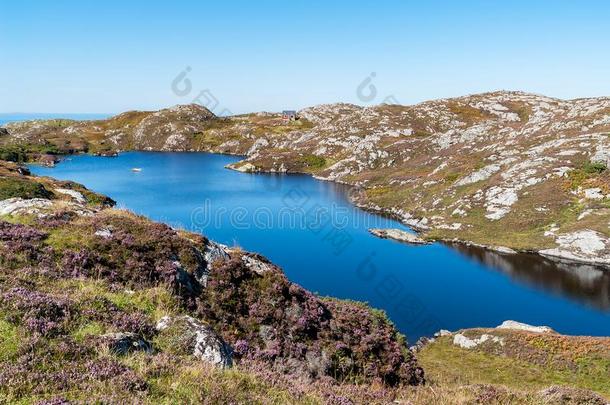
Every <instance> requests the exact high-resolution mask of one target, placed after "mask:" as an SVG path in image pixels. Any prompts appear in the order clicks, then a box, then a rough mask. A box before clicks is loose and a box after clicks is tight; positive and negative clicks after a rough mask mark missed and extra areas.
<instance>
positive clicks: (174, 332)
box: [156, 315, 233, 368]
mask: <svg viewBox="0 0 610 405" xmlns="http://www.w3.org/2000/svg"><path fill="white" fill-rule="evenodd" d="M156 328H157V330H158V331H159V332H160V333H161V337H162V338H166V339H167V340H169V341H170V342H169V343H168V344H171V345H174V347H170V348H169V350H170V351H179V350H184V351H186V352H187V353H190V354H192V355H193V356H195V357H197V358H198V359H200V360H202V361H204V362H206V363H209V364H212V365H214V366H216V367H221V368H226V367H231V365H232V364H233V360H232V351H233V350H232V349H231V347H230V346H229V345H227V344H226V343H225V342H224V340H222V338H221V337H220V336H219V335H218V334H217V333H216V332H214V331H213V330H212V328H210V327H209V326H207V325H204V324H203V323H201V322H199V321H198V320H196V319H194V318H192V317H190V316H186V315H185V316H181V317H169V316H165V317H163V318H161V319H160V320H159V322H157V326H156Z"/></svg>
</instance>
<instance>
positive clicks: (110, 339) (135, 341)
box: [101, 333, 153, 355]
mask: <svg viewBox="0 0 610 405" xmlns="http://www.w3.org/2000/svg"><path fill="white" fill-rule="evenodd" d="M101 339H102V340H103V341H104V342H106V344H107V345H108V348H109V349H110V350H111V351H112V352H113V353H115V354H118V355H125V354H128V353H131V352H138V351H141V352H146V353H152V351H153V347H152V345H151V344H150V343H149V342H147V341H146V340H145V339H143V338H142V337H141V336H138V335H137V334H136V333H109V334H106V335H102V336H101Z"/></svg>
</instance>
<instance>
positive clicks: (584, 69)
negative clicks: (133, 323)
mask: <svg viewBox="0 0 610 405" xmlns="http://www.w3.org/2000/svg"><path fill="white" fill-rule="evenodd" d="M609 43H610V2H608V1H602V0H600V1H593V0H592V1H569V0H552V1H551V0H549V1H546V0H540V1H534V0H531V1H521V0H515V1H492V0H480V1H440V0H439V1H425V2H424V1H407V0H403V1H383V0H379V1H369V2H357V1H334V2H330V1H315V0H309V1H298V0H294V1H260V2H256V1H215V2H204V1H165V2H161V1H151V0H149V1H114V0H110V1H109V0H106V1H97V2H93V1H83V0H81V1H61V0H58V1H33V0H21V1H9V0H0V112H72V113H77V112H87V113H93V112H100V113H115V112H121V111H124V110H128V109H157V108H161V107H166V106H170V105H174V104H179V103H188V102H191V101H192V100H193V99H195V98H196V97H197V96H198V95H199V94H200V93H201V92H203V91H204V90H209V93H206V94H207V95H209V94H211V95H212V96H213V97H214V98H215V99H217V100H218V103H217V105H214V104H215V103H214V102H211V101H207V100H210V99H211V97H209V98H207V99H206V97H205V94H204V96H202V97H200V99H199V101H200V102H201V103H202V104H208V105H209V106H210V107H212V106H214V107H215V108H214V111H215V112H216V113H220V112H221V111H222V110H224V109H227V110H229V111H231V112H233V113H241V112H248V111H259V110H270V111H276V110H282V109H289V108H290V109H298V108H301V107H304V106H308V105H313V104H319V103H328V102H337V101H345V102H354V103H358V104H364V105H366V104H377V103H380V102H382V101H383V100H384V99H385V98H386V97H388V96H394V98H395V100H397V101H399V102H400V103H401V104H412V103H416V102H419V101H424V100H429V99H434V98H441V97H451V96H459V95H465V94H470V93H478V92H484V91H491V90H498V89H508V90H524V91H529V92H536V93H543V94H546V95H550V96H555V97H561V98H576V97H588V96H601V95H606V96H609V95H610V74H609V73H610V52H609V49H610V46H609ZM187 67H189V68H190V72H188V74H187V75H186V76H185V78H186V79H188V81H189V82H190V85H191V86H190V92H189V91H187V90H189V88H188V86H187V84H186V82H185V81H183V80H182V81H179V82H178V83H177V86H174V90H173V89H172V82H173V81H174V79H175V78H176V77H177V76H178V75H179V74H180V72H182V71H184V70H185V69H186V68H187ZM373 72H374V73H375V75H374V78H372V81H371V82H370V84H372V85H373V86H374V88H375V89H376V91H377V92H376V95H374V94H372V93H371V92H370V88H369V86H368V85H367V84H369V83H368V82H367V83H365V85H364V86H362V88H361V92H360V93H358V91H357V89H358V86H359V85H360V84H361V83H362V82H363V80H365V79H366V78H367V77H369V75H370V74H371V73H373ZM176 89H177V90H178V91H175V90H176ZM184 93H187V94H185V95H180V94H184ZM359 94H360V96H359ZM373 96H374V97H373ZM213 103H214V104H213Z"/></svg>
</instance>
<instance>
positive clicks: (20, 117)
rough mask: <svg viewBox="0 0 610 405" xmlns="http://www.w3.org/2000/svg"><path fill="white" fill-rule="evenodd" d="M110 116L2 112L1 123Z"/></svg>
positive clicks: (93, 118) (92, 118)
mask: <svg viewBox="0 0 610 405" xmlns="http://www.w3.org/2000/svg"><path fill="white" fill-rule="evenodd" d="M109 116H110V114H73V113H70V114H60V113H58V114H55V113H48V114H47V113H0V125H3V124H6V123H8V122H15V121H27V120H50V119H56V118H65V119H71V120H99V119H103V118H108V117H109Z"/></svg>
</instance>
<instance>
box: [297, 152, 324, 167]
mask: <svg viewBox="0 0 610 405" xmlns="http://www.w3.org/2000/svg"><path fill="white" fill-rule="evenodd" d="M299 161H300V162H301V163H303V164H304V165H305V166H307V168H309V169H321V168H323V167H324V166H326V159H324V157H322V156H318V155H313V154H308V155H305V156H303V157H301V158H300V159H299Z"/></svg>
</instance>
